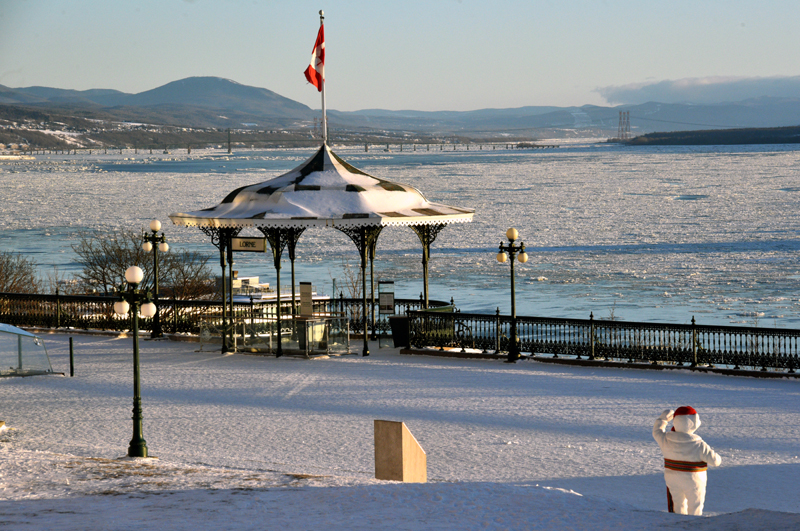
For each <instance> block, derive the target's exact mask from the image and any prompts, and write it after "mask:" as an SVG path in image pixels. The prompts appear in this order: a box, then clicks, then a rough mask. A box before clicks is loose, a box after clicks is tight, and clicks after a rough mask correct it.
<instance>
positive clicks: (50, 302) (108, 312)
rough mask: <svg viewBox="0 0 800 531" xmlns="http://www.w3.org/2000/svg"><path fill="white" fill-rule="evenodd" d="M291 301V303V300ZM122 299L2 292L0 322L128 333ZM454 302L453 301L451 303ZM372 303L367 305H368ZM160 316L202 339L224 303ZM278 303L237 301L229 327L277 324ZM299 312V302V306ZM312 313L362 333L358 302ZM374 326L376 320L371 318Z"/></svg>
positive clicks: (338, 301) (338, 302) (321, 304)
mask: <svg viewBox="0 0 800 531" xmlns="http://www.w3.org/2000/svg"><path fill="white" fill-rule="evenodd" d="M288 299H291V297H289V298H288ZM288 299H283V298H282V300H281V314H282V316H283V317H284V318H288V317H289V316H291V315H292V304H291V301H290V300H288ZM119 300H120V299H119V297H113V296H110V297H103V296H100V297H98V296H91V295H61V294H54V295H38V294H24V293H0V322H2V323H6V324H10V325H14V326H23V327H25V326H27V327H41V328H74V329H79V330H111V331H120V332H121V331H124V330H128V329H129V328H130V319H129V318H128V317H127V316H119V315H117V314H115V313H114V303H115V302H117V301H119ZM451 302H452V301H451ZM368 304H369V301H368ZM447 304H448V303H446V302H442V301H430V302H429V306H431V307H439V306H445V305H447ZM158 306H159V313H160V318H161V327H162V330H163V331H164V332H165V333H178V334H192V335H199V334H200V333H201V332H202V330H207V329H208V328H209V326H212V327H214V328H216V329H217V330H221V328H222V305H221V302H220V301H205V300H199V301H197V300H195V301H189V300H180V299H160V300H159V303H158ZM422 307H423V302H422V301H421V300H416V299H395V313H396V314H398V315H403V314H405V313H406V312H407V311H411V310H418V309H420V308H422ZM372 308H373V311H374V312H375V329H376V331H377V332H381V333H385V332H388V330H389V323H388V320H387V318H386V317H387V316H386V315H379V314H378V303H377V301H376V302H375V304H374V305H373V306H372ZM277 310H278V305H277V302H276V301H274V300H272V301H261V300H259V299H253V298H251V299H249V300H248V301H242V300H241V298H239V300H238V301H234V303H233V310H232V315H229V316H228V319H227V321H228V323H234V322H245V323H249V324H251V325H253V324H255V323H258V322H261V323H265V322H269V321H275V320H277V314H278V312H277ZM296 311H297V312H299V304H296ZM313 311H314V315H318V316H329V317H332V316H342V317H346V318H347V319H348V321H349V325H350V330H352V331H354V332H356V333H363V330H364V316H363V313H364V312H363V307H362V300H361V299H360V298H356V299H354V298H343V297H340V298H332V299H319V300H315V301H314V304H313ZM368 317H369V319H370V321H369V322H370V323H371V322H372V321H371V319H372V316H371V315H368ZM152 326H153V320H152V319H146V318H140V322H139V328H140V330H142V331H151V330H152Z"/></svg>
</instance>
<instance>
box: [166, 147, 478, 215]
mask: <svg viewBox="0 0 800 531" xmlns="http://www.w3.org/2000/svg"><path fill="white" fill-rule="evenodd" d="M474 212H475V211H474V210H473V209H467V208H459V207H453V206H448V205H443V204H441V203H432V202H430V201H428V200H427V199H425V196H423V195H422V193H421V192H420V191H419V190H417V189H416V188H414V187H412V186H408V185H405V184H399V183H395V182H392V181H387V180H384V179H379V178H377V177H373V176H372V175H369V174H367V173H365V172H363V171H361V170H359V169H358V168H355V167H353V166H351V165H350V164H348V163H347V162H345V161H344V160H343V159H342V158H340V157H339V156H338V155H336V154H335V153H334V152H333V151H331V150H330V148H329V147H328V146H327V145H323V146H322V147H320V149H319V150H318V151H317V152H316V153H315V154H314V155H312V156H311V157H310V158H309V159H308V160H306V161H305V162H303V163H302V164H301V165H300V166H298V167H296V168H295V169H293V170H292V171H290V172H288V173H285V174H283V175H280V176H278V177H275V178H274V179H271V180H269V181H266V182H262V183H258V184H253V185H250V186H244V187H242V188H238V189H236V190H234V191H232V192H231V193H229V194H228V195H227V196H226V197H225V198H224V199H223V200H222V202H221V203H220V204H219V205H217V206H214V207H211V208H206V209H203V210H198V211H194V212H188V213H176V214H170V216H169V217H170V219H171V220H172V221H173V223H175V224H176V225H184V226H216V227H287V228H288V227H311V226H339V227H346V226H364V225H374V226H377V225H416V224H432V223H457V222H469V221H472V216H473V214H474Z"/></svg>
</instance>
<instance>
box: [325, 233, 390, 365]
mask: <svg viewBox="0 0 800 531" xmlns="http://www.w3.org/2000/svg"><path fill="white" fill-rule="evenodd" d="M336 228H337V229H339V230H340V231H342V232H344V233H345V234H347V235H348V236H349V237H350V239H351V240H353V243H355V244H356V247H357V248H358V254H359V255H360V256H361V299H362V301H361V302H362V306H363V311H362V317H363V320H364V328H363V332H364V348H363V350H362V351H361V355H362V356H369V332H368V330H367V323H368V322H369V321H368V317H367V316H368V314H367V259H368V257H369V252H370V248H371V247H373V246H374V245H375V242H377V240H378V235H380V233H381V230H383V227H382V226H381V225H365V226H361V227H336Z"/></svg>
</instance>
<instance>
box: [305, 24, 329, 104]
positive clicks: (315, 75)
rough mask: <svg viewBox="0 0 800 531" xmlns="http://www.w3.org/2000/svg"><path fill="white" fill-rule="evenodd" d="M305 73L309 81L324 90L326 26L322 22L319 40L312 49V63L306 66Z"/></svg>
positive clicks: (318, 88)
mask: <svg viewBox="0 0 800 531" xmlns="http://www.w3.org/2000/svg"><path fill="white" fill-rule="evenodd" d="M305 74H306V79H307V80H308V82H309V83H311V84H312V85H314V86H315V87H317V90H318V91H320V92H322V84H323V83H324V82H325V27H324V26H323V25H322V24H320V25H319V33H317V42H315V43H314V49H313V50H311V64H309V65H308V68H306V72H305Z"/></svg>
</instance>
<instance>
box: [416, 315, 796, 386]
mask: <svg viewBox="0 0 800 531" xmlns="http://www.w3.org/2000/svg"><path fill="white" fill-rule="evenodd" d="M408 317H409V342H410V346H412V347H415V348H425V347H436V348H439V349H444V348H456V349H460V350H461V351H462V352H466V351H467V349H471V350H472V351H473V352H481V353H484V354H490V353H491V354H499V353H500V352H504V351H506V352H507V351H508V347H509V342H510V338H511V337H512V335H511V326H512V323H513V321H512V319H511V317H510V316H505V315H500V314H499V313H498V314H496V315H486V314H473V313H461V312H450V313H448V312H441V311H430V310H428V311H425V310H415V311H410V312H409V313H408ZM517 340H518V342H519V347H520V351H521V352H524V353H525V352H527V353H530V355H537V354H552V355H553V357H555V358H558V357H561V356H568V357H574V358H576V359H584V358H585V359H590V360H609V361H611V360H621V361H627V362H630V363H635V362H636V363H642V362H646V363H653V364H661V363H663V364H673V365H678V366H681V365H685V366H698V365H704V366H730V367H732V368H734V369H740V368H749V369H759V368H760V369H761V370H767V369H778V370H788V372H790V373H793V372H794V371H795V369H797V368H799V367H800V360H799V359H798V355H800V330H794V329H785V328H759V327H737V326H716V325H698V324H696V323H695V321H694V318H692V324H663V323H641V322H630V321H605V320H595V319H594V318H593V317H591V316H590V318H589V319H553V318H546V317H517Z"/></svg>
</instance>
